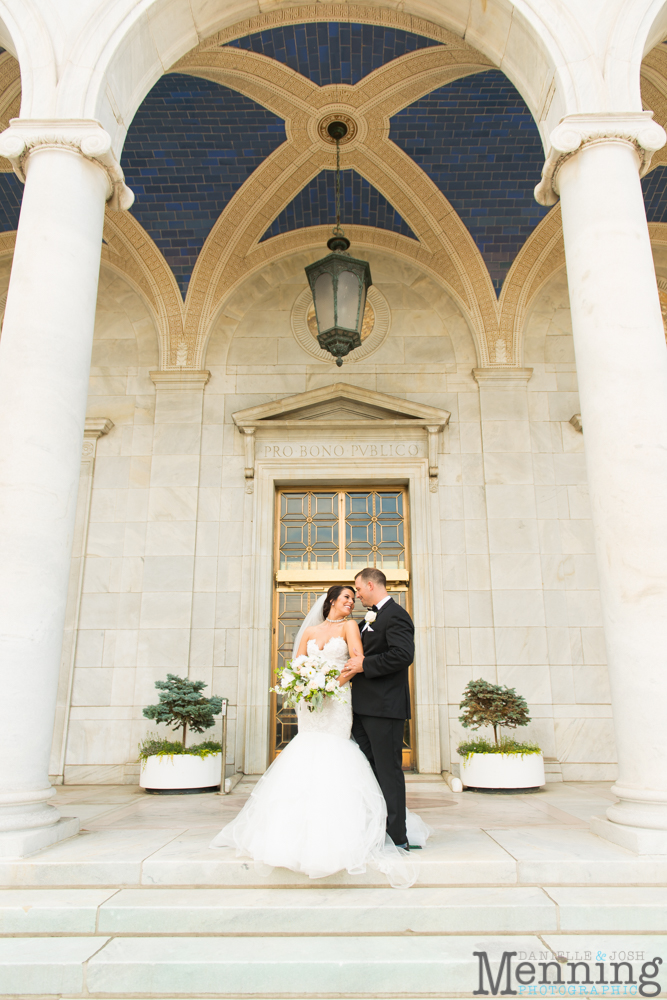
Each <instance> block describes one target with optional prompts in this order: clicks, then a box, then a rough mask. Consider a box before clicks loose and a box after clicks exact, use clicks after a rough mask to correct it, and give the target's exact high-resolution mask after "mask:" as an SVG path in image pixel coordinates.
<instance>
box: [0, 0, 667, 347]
mask: <svg viewBox="0 0 667 1000" xmlns="http://www.w3.org/2000/svg"><path fill="white" fill-rule="evenodd" d="M302 10H303V12H306V13H304V14H300V13H299V9H298V8H295V9H294V17H301V18H302V20H300V21H296V20H295V21H294V23H284V21H283V22H281V21H280V19H278V18H277V17H276V16H274V15H260V16H259V17H256V18H254V19H253V25H252V28H253V30H249V25H247V24H242V25H238V26H237V27H235V28H234V27H231V28H227V29H225V30H224V31H221V32H219V33H218V34H217V35H216V36H214V37H212V38H209V39H207V40H206V41H205V42H203V43H202V44H200V45H199V46H198V47H197V48H195V49H193V50H192V51H191V52H190V53H189V54H188V55H187V56H186V57H184V58H183V59H181V60H180V62H179V63H177V64H176V65H175V66H173V67H172V71H171V72H170V73H169V74H167V75H165V76H163V77H162V78H161V79H160V80H159V81H158V82H157V83H156V84H155V86H154V87H153V88H152V90H151V91H150V92H149V93H148V94H147V96H146V98H145V100H144V102H143V104H142V105H141V107H140V108H139V111H138V112H137V114H136V116H135V118H134V120H133V122H132V124H131V126H130V128H129V131H128V135H127V139H126V142H125V146H124V151H123V156H122V161H121V162H122V167H123V169H124V171H125V176H126V180H127V183H128V184H129V186H130V187H131V188H132V190H133V191H134V193H135V203H134V206H133V208H132V209H131V213H130V214H129V215H127V214H122V213H112V212H109V213H107V225H106V228H105V241H106V242H105V247H104V248H103V259H104V260H105V261H106V262H107V263H108V264H109V265H110V266H113V267H115V268H116V269H118V270H120V271H122V272H124V273H126V274H127V275H128V276H130V277H131V279H132V280H133V281H134V283H135V285H136V286H137V287H139V288H140V289H141V290H142V291H143V292H144V293H145V295H146V297H147V299H148V300H149V302H150V304H151V306H152V308H153V310H154V314H155V316H156V318H157V320H158V326H159V328H160V331H161V339H162V344H161V348H162V363H163V365H164V366H166V367H169V366H170V365H173V364H176V356H177V354H178V357H179V364H181V363H182V361H183V357H184V356H186V355H187V358H188V364H190V365H196V364H198V363H200V362H201V358H202V351H203V345H204V343H205V338H206V330H207V328H208V326H209V325H210V322H211V319H212V317H213V315H214V313H215V311H216V309H217V308H219V306H220V303H221V302H222V301H223V300H224V299H225V296H226V295H228V294H229V293H230V291H231V290H232V289H233V288H234V287H236V286H238V284H239V282H240V281H242V280H244V279H245V278H246V277H247V276H248V275H249V274H251V273H252V272H253V271H254V270H257V269H258V268H260V267H261V266H263V264H265V263H266V262H268V261H270V260H273V259H276V258H277V257H280V255H284V254H286V253H288V252H292V251H294V250H299V249H305V248H310V247H322V248H323V247H324V244H325V242H326V238H327V233H328V231H329V230H330V228H331V226H332V224H333V221H334V199H335V192H334V172H333V170H334V166H335V148H334V146H333V145H332V143H331V142H330V140H329V139H328V137H327V136H326V132H325V126H326V122H327V121H328V120H331V119H332V118H333V117H342V118H344V119H345V120H347V121H348V123H349V125H350V135H349V136H348V138H347V139H346V141H345V142H344V143H342V144H341V167H342V188H341V214H342V222H343V225H344V226H345V228H346V231H347V233H348V235H349V236H350V238H351V239H352V240H353V245H354V246H357V247H358V248H361V252H363V248H364V247H372V246H380V247H383V248H384V249H389V250H391V251H392V252H394V253H396V254H398V255H399V256H403V257H405V258H406V259H412V260H415V261H419V262H420V263H421V264H422V265H423V266H426V267H427V268H428V269H430V270H431V271H432V273H433V274H434V276H436V277H437V278H438V280H439V281H440V282H441V283H442V284H443V285H445V286H446V287H447V288H448V290H449V291H450V292H451V294H453V295H454V297H455V298H456V299H457V300H458V302H459V304H460V305H461V307H462V308H463V309H464V311H465V313H466V315H467V316H468V319H469V321H470V324H471V326H472V328H473V330H474V331H475V334H476V337H477V346H478V353H479V355H480V362H481V363H492V364H493V363H495V364H516V363H519V361H520V359H519V358H518V356H517V347H516V329H517V326H518V325H520V319H521V315H522V314H523V313H525V309H526V308H527V304H528V301H529V298H530V295H532V294H534V292H535V291H536V289H537V288H538V287H539V286H540V285H541V283H543V281H544V280H545V275H547V274H548V273H551V272H552V271H553V268H554V267H557V266H562V260H563V252H562V237H561V234H560V217H559V210H558V207H557V206H556V208H554V209H552V210H551V211H548V210H547V209H545V208H542V207H541V206H539V205H538V204H537V203H536V201H535V199H534V197H533V188H534V187H535V184H536V183H537V181H538V180H539V177H540V170H541V167H542V163H543V150H542V144H541V141H540V138H539V134H538V130H537V127H536V125H535V122H534V120H533V118H532V116H531V114H530V112H529V110H528V108H527V106H526V104H525V102H524V101H523V99H522V98H521V96H520V95H519V93H518V92H517V90H516V89H515V88H514V87H513V86H512V85H511V84H510V83H509V81H508V80H507V78H506V77H505V76H504V75H503V74H502V73H501V72H500V71H499V70H497V69H496V68H495V67H493V66H492V65H491V64H490V62H489V61H488V59H486V57H484V56H483V55H481V54H480V53H479V52H478V51H476V50H475V49H473V48H471V47H470V46H469V45H466V44H465V43H464V42H463V41H462V40H461V39H460V38H458V37H456V36H454V35H452V34H450V33H449V32H447V31H445V30H444V29H442V28H440V27H438V26H436V25H432V24H429V23H428V22H425V21H418V20H416V19H413V18H410V17H408V16H407V15H401V14H400V13H395V14H394V15H393V17H392V24H391V26H388V25H387V24H386V23H384V21H386V18H383V16H382V13H381V12H380V11H379V12H378V18H377V20H378V23H375V24H374V23H366V24H356V23H350V22H327V21H324V20H318V18H320V17H323V16H324V14H323V13H322V9H321V8H317V7H316V8H311V7H309V8H302ZM313 11H314V13H313ZM306 14H307V16H309V17H311V18H312V19H311V20H310V21H304V20H303V18H304V17H305V16H306ZM258 29H259V30H258ZM643 84H644V97H645V100H646V101H647V102H648V106H649V107H651V108H652V109H653V110H654V111H655V112H656V118H657V119H658V120H659V121H661V123H662V124H664V123H665V120H667V97H666V96H665V94H667V50H666V48H665V46H658V47H657V49H656V50H654V51H653V52H652V53H649V56H647V58H646V60H645V73H644V76H643ZM19 100H20V80H19V77H18V67H17V65H16V63H15V61H14V60H13V59H12V57H11V56H9V55H7V54H6V53H5V54H2V55H0V125H3V127H4V126H6V124H7V122H8V120H9V118H10V117H12V116H14V115H16V114H17V113H18V101H19ZM655 163H656V169H654V170H653V172H652V173H651V174H650V175H649V176H648V177H647V178H645V180H644V188H645V194H646V202H647V209H648V214H649V221H654V222H663V221H667V184H666V183H665V178H664V176H663V174H664V170H665V169H666V166H665V165H667V152H665V151H661V153H659V154H658V156H657V157H656V160H655ZM20 198H21V185H20V183H19V181H18V180H17V178H15V177H14V175H13V174H12V173H11V172H10V168H9V164H8V163H5V164H4V165H3V164H2V163H0V233H7V234H8V235H7V237H3V246H4V245H6V246H7V247H9V246H10V244H11V238H10V235H9V234H10V232H11V230H14V229H15V228H16V226H17V222H18V211H19V207H20Z"/></svg>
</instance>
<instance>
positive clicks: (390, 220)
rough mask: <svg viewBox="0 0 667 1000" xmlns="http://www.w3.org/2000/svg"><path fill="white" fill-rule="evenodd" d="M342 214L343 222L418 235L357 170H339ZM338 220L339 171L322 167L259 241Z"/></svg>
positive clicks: (330, 223)
mask: <svg viewBox="0 0 667 1000" xmlns="http://www.w3.org/2000/svg"><path fill="white" fill-rule="evenodd" d="M340 217H341V224H342V225H345V224H346V223H349V224H353V225H357V226H376V227H377V228H378V229H389V230H391V231H392V232H393V233H402V234H403V236H411V237H412V238H413V239H416V236H415V234H414V233H413V232H412V230H411V229H410V227H409V226H408V224H407V222H405V221H404V220H403V219H402V218H401V216H400V215H399V214H398V212H397V211H396V210H395V209H394V208H393V206H392V205H390V204H389V202H388V201H387V199H386V198H385V197H384V196H383V195H381V194H380V192H379V191H377V190H376V189H375V188H374V187H373V186H372V184H369V182H368V181H367V180H365V179H364V178H363V177H361V176H360V175H359V174H358V173H357V172H356V171H355V170H341V173H340ZM335 221H336V175H335V173H334V172H333V170H323V171H322V172H321V173H320V174H318V175H317V177H313V179H312V181H311V182H310V184H307V185H306V187H305V188H302V190H301V191H299V193H298V195H297V196H296V198H294V200H293V201H291V202H290V203H289V205H288V206H287V208H284V209H283V211H282V212H281V213H280V215H279V216H278V217H277V218H276V219H274V221H273V222H272V224H271V225H270V226H269V228H268V229H267V230H266V232H265V233H264V235H263V236H262V240H261V241H260V242H263V241H264V240H267V239H269V238H270V237H271V236H278V234H279V233H287V232H290V231H291V230H294V229H304V228H305V227H306V226H333V225H334V223H335Z"/></svg>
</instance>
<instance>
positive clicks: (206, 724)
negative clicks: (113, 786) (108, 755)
mask: <svg viewBox="0 0 667 1000" xmlns="http://www.w3.org/2000/svg"><path fill="white" fill-rule="evenodd" d="M155 687H156V688H157V689H158V691H159V692H160V695H159V703H158V704H157V705H148V706H147V707H146V708H145V709H144V716H145V717H146V718H147V719H153V720H154V721H155V722H161V723H163V724H165V725H167V726H171V728H172V729H180V730H181V731H182V734H183V739H182V741H179V740H174V741H171V740H168V739H165V738H163V737H158V736H148V737H147V738H146V739H145V740H144V741H143V742H142V743H141V744H140V745H139V760H140V761H141V778H140V784H141V786H142V788H145V789H146V790H147V791H155V792H164V793H172V794H175V793H178V792H192V791H202V790H210V791H215V790H216V789H217V788H218V787H219V785H220V777H221V775H220V767H221V758H220V755H221V753H222V749H223V748H222V744H220V743H218V742H217V741H215V740H205V741H203V742H202V743H197V744H195V745H194V746H190V747H188V746H187V745H186V739H187V734H188V729H191V730H192V731H193V732H195V733H203V732H205V731H206V730H207V729H210V728H211V726H212V725H214V723H215V716H216V715H219V714H220V712H221V711H222V698H217V697H213V698H204V697H203V696H202V693H201V692H202V691H203V689H204V688H205V687H206V684H205V683H204V681H191V680H189V678H187V677H178V676H177V675H176V674H167V679H166V681H156V682H155Z"/></svg>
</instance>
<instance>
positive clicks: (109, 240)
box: [102, 209, 183, 368]
mask: <svg viewBox="0 0 667 1000" xmlns="http://www.w3.org/2000/svg"><path fill="white" fill-rule="evenodd" d="M102 263H103V264H106V265H107V266H109V267H111V268H113V270H115V271H116V272H118V273H119V274H123V275H124V276H125V278H126V279H127V280H128V281H129V282H130V283H131V284H132V286H133V287H134V288H135V290H136V291H137V292H138V293H139V294H140V295H141V296H142V298H143V299H144V300H145V302H146V305H147V307H148V308H149V310H150V311H151V313H152V316H153V319H154V321H155V326H156V330H157V336H158V344H159V357H160V367H161V368H168V367H169V366H170V365H172V366H173V365H176V363H177V354H178V347H179V344H180V343H181V340H182V336H183V300H182V299H181V293H180V291H179V289H178V285H177V284H176V279H175V277H174V274H173V272H172V270H171V268H170V267H169V265H168V264H167V262H166V260H165V259H164V257H163V255H162V254H161V253H160V250H159V249H158V247H157V246H156V245H155V243H154V242H153V240H152V239H151V238H150V236H149V235H148V233H147V232H146V230H145V229H144V228H143V227H142V226H141V225H140V224H139V223H138V222H137V220H136V219H135V218H134V216H133V215H131V214H130V213H129V212H112V211H110V210H109V209H107V211H106V214H105V218H104V243H103V245H102Z"/></svg>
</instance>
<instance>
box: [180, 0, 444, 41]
mask: <svg viewBox="0 0 667 1000" xmlns="http://www.w3.org/2000/svg"><path fill="white" fill-rule="evenodd" d="M316 21H342V22H349V23H351V24H380V25H383V26H384V27H386V28H400V29H402V30H403V31H410V32H413V34H415V35H423V36H424V37H425V38H433V39H434V40H435V41H437V42H440V44H441V45H452V46H455V47H460V46H461V45H462V44H463V43H462V41H461V39H460V38H459V37H458V35H455V34H453V33H452V32H451V31H447V29H446V28H441V27H440V26H439V25H437V24H433V22H432V21H426V20H424V18H422V17H415V16H413V15H412V14H405V13H404V12H403V11H400V10H390V9H389V8H387V7H374V6H371V5H369V4H361V3H326V4H323V3H311V4H302V5H301V4H300V5H298V6H294V7H286V8H283V9H282V10H280V9H278V10H273V11H270V12H268V13H264V14H256V15H255V16H254V17H248V18H246V19H245V20H243V21H237V22H236V24H233V25H230V26H229V27H228V28H223V29H222V30H221V31H218V32H216V33H215V34H214V35H210V36H209V37H208V38H207V39H205V41H204V42H202V43H201V45H200V46H199V48H208V47H212V46H218V45H226V44H227V43H228V42H232V41H234V39H235V38H243V36H244V35H253V34H255V33H256V32H258V31H268V30H270V29H271V28H279V27H281V26H282V25H284V24H309V23H312V22H316Z"/></svg>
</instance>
